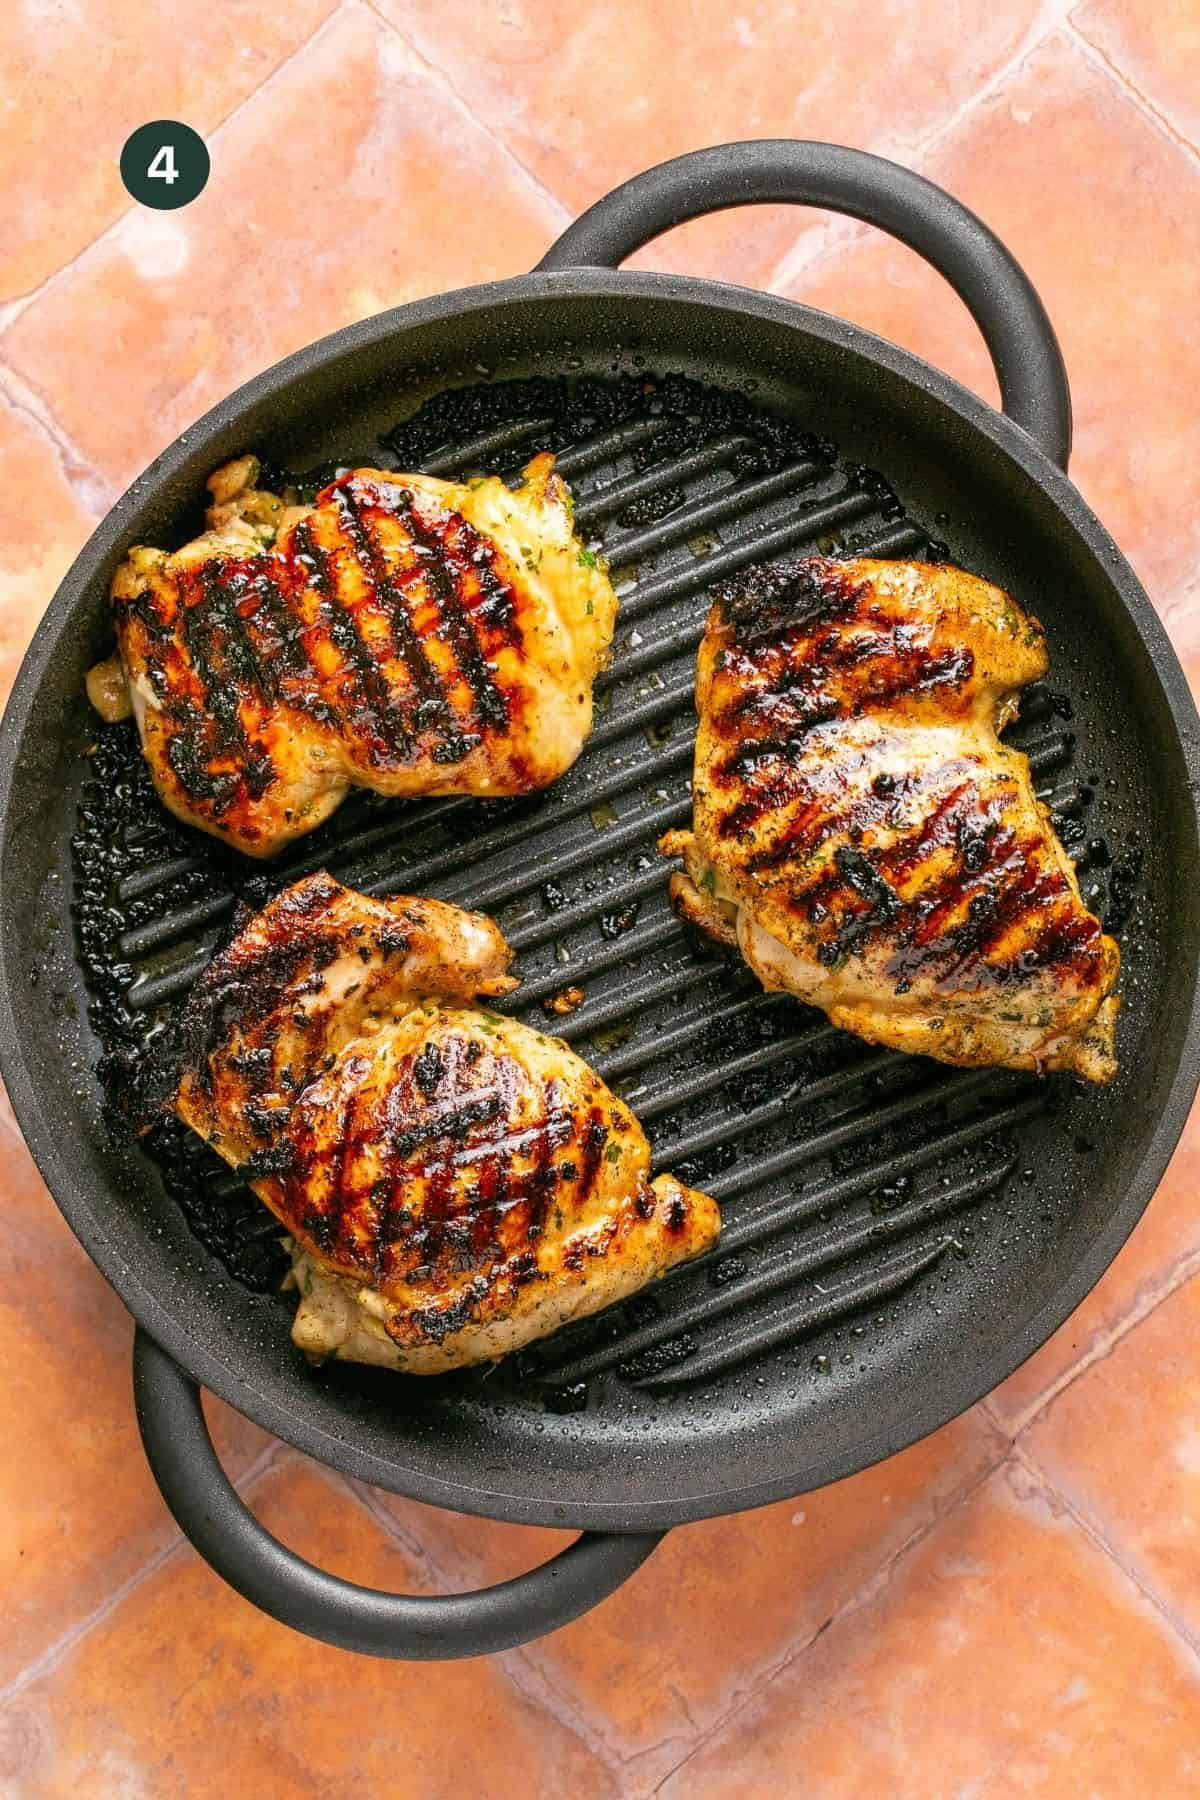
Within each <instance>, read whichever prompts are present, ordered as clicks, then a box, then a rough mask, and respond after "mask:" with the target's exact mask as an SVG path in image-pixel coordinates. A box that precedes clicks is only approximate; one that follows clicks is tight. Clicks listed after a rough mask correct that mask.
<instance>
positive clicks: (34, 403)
mask: <svg viewBox="0 0 1200 1800" xmlns="http://www.w3.org/2000/svg"><path fill="white" fill-rule="evenodd" d="M0 397H2V398H3V399H4V400H6V401H7V402H8V404H9V406H11V407H12V409H13V411H14V412H15V413H18V414H20V416H21V417H22V418H23V419H27V420H28V421H29V423H30V424H31V425H32V426H33V428H34V430H35V431H36V432H37V433H38V435H39V436H40V437H41V438H42V439H43V440H44V441H45V442H46V444H48V446H49V448H50V450H51V451H52V452H53V454H54V458H55V461H56V462H57V463H58V469H59V474H60V475H61V476H62V478H63V482H64V484H65V486H66V487H67V488H68V490H69V491H70V493H71V494H73V495H74V497H75V499H76V500H78V501H79V503H80V505H81V506H82V507H83V509H84V511H85V512H87V513H88V514H89V515H90V517H91V520H92V527H93V529H94V527H95V525H96V523H97V522H98V521H99V520H100V519H102V518H103V517H104V515H105V513H106V512H107V511H108V509H109V507H110V506H111V505H112V499H113V496H112V490H111V487H110V485H109V483H108V482H106V481H105V479H104V477H103V476H102V475H101V473H100V471H99V469H97V468H96V467H95V465H94V464H93V463H91V462H89V460H88V458H87V457H86V456H85V455H84V454H83V452H82V451H81V450H80V449H79V447H78V446H77V445H76V444H75V443H74V441H73V440H72V438H71V437H70V435H69V434H68V433H67V432H66V431H64V429H63V427H62V426H61V425H60V424H59V422H58V420H57V419H56V418H55V416H54V413H53V411H52V409H51V408H50V406H49V405H48V404H47V402H46V399H45V396H44V395H43V394H41V393H39V392H38V390H37V388H35V387H34V386H33V384H32V382H29V381H26V380H25V379H24V377H23V376H21V375H18V374H17V372H16V370H15V369H13V368H12V367H11V366H10V365H9V364H8V363H7V362H3V361H0ZM47 599H49V596H48V595H47Z"/></svg>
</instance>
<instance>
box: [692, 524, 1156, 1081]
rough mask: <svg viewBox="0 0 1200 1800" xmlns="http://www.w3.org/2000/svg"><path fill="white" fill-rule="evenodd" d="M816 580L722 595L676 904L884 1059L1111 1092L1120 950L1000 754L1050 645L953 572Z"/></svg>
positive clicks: (710, 633)
mask: <svg viewBox="0 0 1200 1800" xmlns="http://www.w3.org/2000/svg"><path fill="white" fill-rule="evenodd" d="M811 565H812V566H810V568H809V569H808V571H807V572H805V571H803V570H800V571H792V572H789V571H788V570H786V569H784V570H776V571H774V572H771V571H767V572H764V573H763V574H761V575H760V576H758V577H751V578H750V579H748V580H747V581H746V583H745V592H744V593H742V594H741V595H739V594H738V593H737V591H736V588H737V586H738V585H740V578H739V582H737V583H734V584H725V586H724V587H723V589H721V590H718V592H717V595H716V599H715V601H714V605H713V607H712V610H711V612H710V615H709V619H708V624H707V627H706V631H705V637H704V641H703V643H702V645H701V649H700V656H699V671H698V682H697V696H698V704H699V708H700V713H701V723H700V732H699V734H698V738H697V755H696V779H695V784H694V793H695V828H694V831H693V832H692V833H690V834H689V833H680V832H673V833H669V834H668V836H667V838H666V839H664V841H663V849H664V851H665V852H666V854H668V855H677V854H679V855H682V856H683V860H684V870H685V872H684V874H683V875H681V876H674V877H672V897H673V899H674V900H675V902H676V905H677V907H678V909H679V910H681V911H683V912H684V914H685V916H687V917H689V918H692V919H694V920H695V922H697V923H699V924H702V925H704V926H705V928H706V929H708V930H709V931H710V932H711V933H712V935H714V936H715V937H717V938H718V939H719V940H720V941H723V942H729V941H730V938H731V935H732V934H733V933H734V931H735V928H736V941H737V942H738V943H739V944H740V945H741V947H742V950H743V953H744V954H745V956H746V957H747V960H749V961H750V963H751V965H752V967H754V968H755V969H756V971H757V972H758V973H759V974H760V976H761V978H762V980H763V981H764V983H765V984H766V985H767V986H768V987H773V986H783V987H785V988H787V989H788V990H789V991H792V992H795V993H797V994H798V995H799V996H800V997H801V998H802V999H810V1000H812V1001H813V1002H814V1003H815V1004H817V1005H819V1006H823V1007H824V1008H825V1009H826V1010H827V1011H828V1012H829V1013H830V1015H831V1016H832V1017H833V1018H834V1019H835V1022H837V1023H839V1024H841V1023H844V1024H845V1025H847V1026H848V1028H850V1029H852V1030H857V1031H860V1032H861V1034H862V1035H863V1036H865V1037H867V1038H868V1039H870V1040H871V1041H872V1042H878V1043H885V1044H886V1043H891V1044H895V1045H897V1046H898V1047H900V1048H904V1049H915V1050H917V1051H919V1052H923V1053H925V1054H933V1055H935V1056H940V1057H941V1058H942V1059H943V1060H945V1061H948V1062H965V1063H967V1064H979V1063H981V1062H998V1063H1008V1064H1010V1065H1011V1066H1013V1067H1019V1068H1037V1069H1040V1068H1042V1067H1043V1066H1051V1067H1064V1068H1071V1069H1074V1070H1075V1071H1076V1072H1078V1073H1082V1074H1085V1075H1086V1076H1088V1078H1090V1079H1093V1080H1100V1081H1102V1080H1107V1079H1109V1078H1110V1077H1111V1075H1112V1073H1113V1071H1114V1069H1115V1059H1114V1057H1113V1054H1112V1030H1113V1022H1114V1019H1115V1015H1116V1000H1115V997H1111V998H1110V996H1111V991H1112V988H1113V986H1114V983H1115V980H1116V975H1117V971H1118V969H1119V961H1120V959H1119V952H1118V949H1117V946H1116V945H1115V944H1114V943H1113V941H1112V940H1111V939H1110V938H1107V937H1105V935H1104V933H1103V930H1102V927H1101V925H1100V922H1099V920H1098V919H1096V917H1095V916H1094V915H1093V914H1092V913H1090V912H1089V911H1088V909H1087V907H1086V906H1085V905H1084V903H1083V900H1082V897H1081V895H1080V892H1079V887H1078V882H1077V880H1076V879H1075V876H1074V871H1073V869H1072V866H1071V864H1070V861H1069V860H1068V858H1067V856H1066V854H1065V852H1064V851H1063V849H1062V846H1061V845H1060V844H1059V843H1058V841H1057V839H1056V838H1055V836H1054V832H1053V829H1052V826H1051V823H1050V821H1049V819H1048V817H1047V816H1046V814H1045V812H1044V809H1043V808H1041V807H1040V806H1039V804H1038V802H1037V799H1036V795H1035V793H1034V790H1033V786H1032V781H1031V779H1030V773H1029V768H1028V764H1027V762H1026V761H1025V759H1024V758H1023V757H1022V756H1021V755H1020V754H1019V753H1018V752H1016V751H1013V750H1011V749H1009V748H1007V747H1006V746H1004V745H1003V744H1002V743H1001V742H1000V741H999V739H998V735H997V732H998V728H999V726H1000V725H1001V724H1002V723H1003V721H1004V720H1005V719H1006V718H1008V717H1009V716H1011V706H1012V696H1013V694H1014V693H1015V692H1016V690H1017V689H1019V688H1020V687H1021V686H1023V685H1024V684H1025V683H1027V682H1029V681H1032V680H1035V679H1037V678H1038V677H1039V676H1040V675H1042V674H1044V673H1045V668H1046V653H1045V645H1044V640H1043V637H1042V633H1041V628H1040V627H1039V626H1038V624H1037V622H1036V621H1035V620H1032V619H1029V618H1027V617H1026V616H1025V615H1023V614H1022V612H1021V610H1020V608H1019V607H1018V606H1017V605H1016V603H1015V602H1014V601H1013V600H1012V599H1011V598H1010V597H1009V596H1008V595H1006V594H1004V593H1003V591H1002V590H1000V589H998V588H996V587H994V586H991V585H990V584H989V583H987V582H984V581H980V580H978V579H977V578H975V577H973V576H969V575H966V574H964V573H963V572H962V571H961V570H955V569H952V568H949V567H946V566H941V567H931V566H928V565H922V564H905V563H886V562H878V561H873V560H871V559H851V561H850V562H849V563H848V564H846V565H844V566H843V568H842V571H841V573H840V574H838V573H837V572H836V570H834V569H832V568H831V567H830V566H829V565H827V564H825V563H823V562H822V560H821V559H811ZM705 889H708V891H709V892H710V893H711V894H712V896H713V897H712V899H711V900H706V899H705V892H704V890H705ZM990 990H1003V997H1002V998H1001V997H999V996H997V997H996V998H992V999H989V998H988V993H989V991H990ZM905 995H911V996H912V998H911V999H910V1000H909V1001H907V1002H906V1003H905V1004H904V1005H898V1004H897V1000H898V999H899V998H902V997H903V996H905ZM970 996H977V998H975V999H973V1000H972V999H969V998H968V997H970Z"/></svg>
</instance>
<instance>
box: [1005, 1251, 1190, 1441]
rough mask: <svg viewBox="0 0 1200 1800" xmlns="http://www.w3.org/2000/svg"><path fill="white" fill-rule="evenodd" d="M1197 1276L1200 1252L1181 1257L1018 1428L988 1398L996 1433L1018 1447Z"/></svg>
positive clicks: (1100, 1333) (1038, 1401) (1046, 1393)
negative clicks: (1071, 1390) (1052, 1409)
mask: <svg viewBox="0 0 1200 1800" xmlns="http://www.w3.org/2000/svg"><path fill="white" fill-rule="evenodd" d="M1197 1273H1200V1250H1190V1251H1188V1252H1187V1253H1186V1254H1185V1255H1184V1256H1181V1257H1180V1259H1179V1261H1178V1262H1177V1263H1174V1264H1172V1266H1171V1269H1170V1271H1169V1272H1168V1274H1167V1276H1166V1277H1165V1279H1164V1280H1163V1283H1162V1285H1161V1286H1160V1287H1151V1288H1150V1289H1149V1291H1148V1292H1147V1293H1146V1295H1145V1297H1144V1298H1143V1299H1142V1300H1140V1301H1138V1302H1137V1303H1135V1304H1134V1305H1133V1306H1131V1307H1130V1308H1129V1310H1128V1311H1127V1312H1125V1313H1122V1315H1121V1317H1120V1319H1118V1320H1117V1322H1116V1323H1115V1324H1114V1325H1111V1326H1110V1327H1109V1328H1108V1329H1107V1330H1104V1331H1098V1332H1097V1333H1096V1334H1095V1336H1094V1337H1093V1339H1092V1341H1091V1343H1090V1344H1089V1346H1088V1348H1087V1350H1086V1351H1085V1352H1084V1354H1083V1355H1082V1356H1081V1357H1080V1358H1079V1361H1078V1362H1075V1363H1072V1365H1071V1367H1070V1368H1069V1369H1067V1370H1066V1371H1065V1372H1064V1373H1063V1374H1062V1375H1061V1376H1060V1377H1059V1378H1058V1380H1057V1381H1054V1382H1051V1384H1050V1386H1049V1387H1048V1388H1046V1389H1045V1391H1044V1392H1043V1393H1041V1394H1039V1395H1038V1396H1037V1398H1036V1399H1035V1400H1034V1401H1033V1403H1032V1405H1031V1406H1030V1408H1029V1409H1028V1411H1026V1412H1024V1413H1019V1414H1018V1415H1017V1423H1016V1424H1015V1425H1009V1424H1007V1423H1006V1422H1005V1421H1004V1420H1003V1419H1002V1418H1001V1417H1000V1416H999V1415H998V1414H997V1413H995V1412H994V1411H993V1410H992V1405H991V1399H992V1396H991V1395H990V1394H988V1395H985V1397H984V1399H983V1400H982V1402H981V1405H982V1406H983V1407H984V1408H985V1409H986V1411H987V1415H988V1417H989V1419H991V1420H992V1421H993V1423H994V1424H995V1426H996V1428H997V1430H999V1431H1001V1432H1003V1433H1004V1435H1005V1436H1006V1437H1008V1438H1009V1439H1010V1440H1011V1441H1012V1443H1013V1444H1015V1443H1016V1442H1017V1440H1018V1439H1019V1438H1020V1437H1022V1436H1023V1435H1024V1433H1025V1432H1026V1431H1027V1430H1028V1429H1029V1427H1030V1426H1031V1425H1032V1424H1034V1423H1035V1421H1036V1420H1038V1419H1040V1418H1041V1417H1042V1415H1043V1414H1044V1413H1045V1412H1046V1411H1047V1410H1048V1408H1049V1407H1051V1406H1053V1404H1054V1402H1055V1401H1056V1400H1057V1399H1058V1398H1059V1396H1060V1395H1061V1394H1064V1393H1065V1392H1066V1391H1067V1389H1068V1388H1069V1387H1072V1386H1073V1385H1074V1383H1075V1382H1076V1381H1077V1380H1078V1379H1079V1377H1080V1376H1081V1375H1086V1374H1087V1372H1088V1370H1089V1369H1092V1368H1094V1367H1095V1365H1096V1364H1097V1363H1101V1362H1104V1361H1105V1360H1106V1358H1107V1357H1109V1356H1111V1355H1112V1353H1113V1351H1114V1350H1116V1349H1117V1347H1118V1346H1119V1345H1120V1344H1121V1343H1123V1342H1124V1340H1125V1338H1127V1337H1128V1336H1129V1334H1130V1333H1131V1332H1133V1331H1136V1329H1137V1327H1138V1326H1139V1325H1141V1324H1142V1323H1143V1321H1144V1320H1146V1319H1148V1318H1149V1317H1150V1315H1151V1314H1152V1313H1154V1312H1157V1310H1158V1308H1159V1307H1160V1306H1162V1305H1163V1304H1164V1302H1165V1301H1167V1300H1170V1299H1171V1297H1172V1296H1173V1295H1174V1294H1177V1293H1178V1292H1179V1290H1180V1288H1182V1287H1186V1286H1187V1284H1188V1282H1189V1281H1191V1280H1192V1278H1193V1276H1195V1275H1196V1274H1197Z"/></svg>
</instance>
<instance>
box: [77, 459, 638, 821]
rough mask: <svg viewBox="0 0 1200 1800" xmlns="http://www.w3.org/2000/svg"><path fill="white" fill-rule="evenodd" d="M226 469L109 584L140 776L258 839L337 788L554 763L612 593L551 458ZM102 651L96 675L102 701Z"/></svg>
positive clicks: (585, 716)
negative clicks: (189, 527) (296, 494)
mask: <svg viewBox="0 0 1200 1800" xmlns="http://www.w3.org/2000/svg"><path fill="white" fill-rule="evenodd" d="M258 476H259V464H258V462H257V459H256V458H254V457H251V456H244V457H240V458H239V459H238V460H237V461H236V462H233V463H228V464H226V465H225V467H224V468H221V469H218V470H217V471H216V473H215V474H214V475H213V476H212V477H211V478H210V480H209V483H208V487H209V492H210V495H211V504H210V506H209V508H208V513H207V522H208V530H207V531H206V532H205V533H204V534H203V535H202V536H201V537H198V538H196V539H195V540H194V541H193V542H192V543H190V544H186V545H185V546H184V547H183V549H181V550H177V551H175V552H173V553H170V554H169V553H168V552H166V551H164V550H153V549H150V548H148V547H147V546H145V545H137V546H135V548H134V549H132V550H131V551H130V552H129V554H128V556H127V557H126V558H125V560H124V562H123V563H121V565H120V567H119V568H118V569H117V572H116V574H115V576H114V577H113V582H112V604H113V611H114V615H115V620H116V628H117V642H118V647H119V652H120V661H121V664H122V665H123V672H124V676H125V678H126V681H127V684H128V694H129V699H130V701H131V703H132V708H133V711H134V713H135V715H136V718H137V724H138V730H139V732H140V734H141V740H142V748H143V750H144V752H145V755H146V759H147V761H148V762H149V765H150V769H151V772H152V774H153V777H154V783H155V786H156V787H157V789H158V792H159V794H160V796H161V797H162V799H163V801H164V802H165V804H166V805H167V806H168V807H169V808H170V809H171V811H172V812H173V813H175V814H177V816H178V817H179V818H181V819H183V820H185V821H186V822H187V823H188V824H191V825H196V826H199V828H200V829H201V830H202V831H207V832H211V833H212V834H213V836H215V837H219V838H223V839H225V841H226V842H227V843H230V844H233V845H234V846H235V847H236V848H237V849H239V850H244V851H246V852H247V853H248V854H249V855H251V856H271V855H273V854H274V853H275V852H276V851H277V850H279V849H280V848H281V847H282V846H283V845H284V844H286V843H288V841H289V840H290V839H292V838H295V837H298V836H300V835H301V834H302V833H304V832H306V831H311V830H312V829H313V827H314V826H316V825H319V824H320V823H321V821H322V820H323V819H325V818H327V817H328V816H329V814H330V813H331V812H333V811H334V809H335V808H336V807H337V806H339V805H340V803H341V801H342V800H343V799H344V798H345V796H346V794H347V793H348V792H349V790H350V788H351V787H355V786H358V787H367V788H373V789H374V790H375V791H376V792H377V793H381V794H395V795H416V794H488V795H501V794H519V793H528V792H532V791H533V790H535V789H538V788H542V787H545V786H546V785H547V783H549V782H551V781H553V780H554V778H555V777H556V776H557V775H560V774H562V772H563V770H564V769H567V768H569V767H570V765H571V764H572V763H573V762H574V761H575V758H576V757H577V756H578V755H579V752H580V750H581V749H582V747H583V743H584V740H585V739H586V738H587V735H588V733H589V731H590V730H591V725H592V682H593V679H594V677H595V675H596V673H597V671H598V670H599V668H600V667H601V666H602V664H603V662H604V659H605V656H606V653H607V649H608V644H609V641H610V639H611V637H612V631H613V622H614V619H615V615H616V607H617V602H616V596H615V595H614V593H613V589H612V584H611V582H610V581H609V579H608V576H607V574H606V572H605V570H604V568H603V565H602V564H601V563H600V562H599V561H598V560H597V558H596V557H595V556H594V555H593V554H592V553H591V552H590V551H588V550H586V549H585V548H584V546H583V545H582V544H581V543H580V541H579V539H578V538H577V537H576V535H575V529H574V525H573V522H572V505H571V497H570V494H569V493H568V491H567V488H566V485H565V483H564V482H563V481H562V480H561V478H560V477H559V476H557V475H556V474H555V473H554V459H553V457H552V456H549V455H541V456H537V457H535V458H534V459H533V461H532V462H531V463H530V464H529V467H528V468H527V469H526V470H525V476H524V480H523V482H522V484H521V485H520V486H519V487H518V488H516V489H511V488H509V487H507V486H506V485H505V484H504V482H502V481H500V480H499V479H498V478H497V477H494V476H493V477H489V478H487V479H485V480H480V481H472V482H467V483H460V482H450V481H439V480H436V479H435V478H434V477H433V476H429V475H395V474H386V473H384V472H383V471H381V470H379V469H354V470H351V471H350V472H349V473H348V474H346V475H343V476H341V477H340V478H339V479H338V480H337V481H334V482H331V483H330V485H329V486H328V487H326V488H325V489H324V490H323V491H322V492H321V493H320V494H319V495H318V496H317V500H316V503H315V505H313V506H311V507H296V506H286V505H285V504H284V501H283V499H282V498H281V497H280V496H279V495H276V494H272V493H269V492H267V491H266V490H264V489H261V488H259V487H258V486H257V485H256V484H257V481H258ZM115 672H116V671H114V669H113V666H112V664H102V665H97V668H96V669H94V670H93V671H92V672H91V674H90V675H89V679H88V691H89V694H90V695H91V696H92V698H93V701H94V702H95V703H96V704H97V706H98V707H99V708H100V710H101V711H103V712H105V714H106V716H109V717H111V716H112V713H113V692H112V689H113V676H114V673H115Z"/></svg>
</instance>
